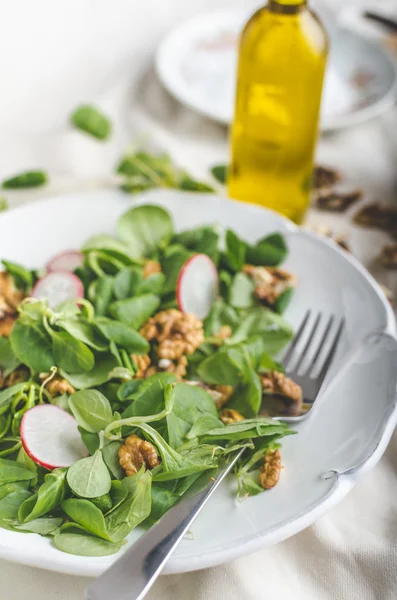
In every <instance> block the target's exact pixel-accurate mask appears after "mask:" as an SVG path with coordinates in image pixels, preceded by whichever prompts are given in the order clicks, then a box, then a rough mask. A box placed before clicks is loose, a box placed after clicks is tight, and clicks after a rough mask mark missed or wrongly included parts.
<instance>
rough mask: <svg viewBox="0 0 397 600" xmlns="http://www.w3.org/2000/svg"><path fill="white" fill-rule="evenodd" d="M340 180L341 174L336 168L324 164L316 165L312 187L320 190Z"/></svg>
mask: <svg viewBox="0 0 397 600" xmlns="http://www.w3.org/2000/svg"><path fill="white" fill-rule="evenodd" d="M341 180H342V175H341V174H340V172H339V171H337V170H336V169H331V168H330V167H325V166H324V165H316V166H315V167H314V172H313V188H314V189H315V190H321V189H324V188H330V187H332V186H334V185H335V184H337V183H339V181H341Z"/></svg>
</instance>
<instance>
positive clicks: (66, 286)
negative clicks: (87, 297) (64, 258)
mask: <svg viewBox="0 0 397 600" xmlns="http://www.w3.org/2000/svg"><path fill="white" fill-rule="evenodd" d="M32 298H37V299H38V300H43V299H46V300H48V304H49V306H50V308H55V307H56V306H58V304H61V302H65V301H66V300H73V299H74V298H84V286H83V284H82V282H81V280H80V279H79V278H78V277H77V276H76V275H74V273H71V272H70V271H54V272H53V273H48V275H45V276H44V277H43V278H42V279H39V281H38V282H37V283H36V285H35V286H34V288H33V291H32Z"/></svg>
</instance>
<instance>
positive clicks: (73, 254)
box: [46, 250, 84, 272]
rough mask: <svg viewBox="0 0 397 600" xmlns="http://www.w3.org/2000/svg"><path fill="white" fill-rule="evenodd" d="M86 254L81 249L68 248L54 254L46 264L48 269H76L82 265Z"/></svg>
mask: <svg viewBox="0 0 397 600" xmlns="http://www.w3.org/2000/svg"><path fill="white" fill-rule="evenodd" d="M83 261H84V255H83V254H82V253H81V252H79V250H66V251H65V252H61V253H60V254H57V255H56V256H54V257H53V258H52V259H51V260H50V261H49V262H48V263H47V266H46V269H47V271H49V272H52V271H75V270H76V269H77V268H78V267H81V265H82V264H83Z"/></svg>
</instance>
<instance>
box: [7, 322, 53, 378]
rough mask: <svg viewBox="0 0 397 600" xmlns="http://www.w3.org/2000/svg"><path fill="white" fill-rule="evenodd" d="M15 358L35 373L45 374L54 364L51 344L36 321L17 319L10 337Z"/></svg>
mask: <svg viewBox="0 0 397 600" xmlns="http://www.w3.org/2000/svg"><path fill="white" fill-rule="evenodd" d="M10 342H11V348H12V350H13V352H14V354H15V356H16V357H17V358H18V359H19V360H20V361H21V362H22V363H23V364H25V365H27V366H28V367H29V368H30V369H32V370H33V371H35V372H36V373H46V372H49V371H50V370H51V367H52V366H53V365H54V364H55V358H54V354H53V350H52V343H51V339H50V337H49V335H48V334H47V332H46V330H45V329H44V327H43V325H42V324H41V323H40V322H38V321H33V320H30V321H26V320H22V319H19V320H18V321H17V322H16V323H15V325H14V327H13V329H12V331H11V335H10Z"/></svg>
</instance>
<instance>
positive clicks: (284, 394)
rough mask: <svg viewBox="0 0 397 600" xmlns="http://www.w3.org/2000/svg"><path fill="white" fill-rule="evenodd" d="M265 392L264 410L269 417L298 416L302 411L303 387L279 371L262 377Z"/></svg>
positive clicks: (270, 372)
mask: <svg viewBox="0 0 397 600" xmlns="http://www.w3.org/2000/svg"><path fill="white" fill-rule="evenodd" d="M259 377H260V380H261V383H262V390H263V404H262V407H263V410H264V411H265V412H266V413H267V414H268V415H272V416H275V415H285V416H287V415H288V416H298V415H300V413H301V409H302V400H303V394H302V389H301V387H300V386H299V385H298V384H297V383H295V382H294V381H292V379H289V378H288V377H287V376H286V375H284V373H280V372H279V371H269V373H266V375H260V376H259Z"/></svg>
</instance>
